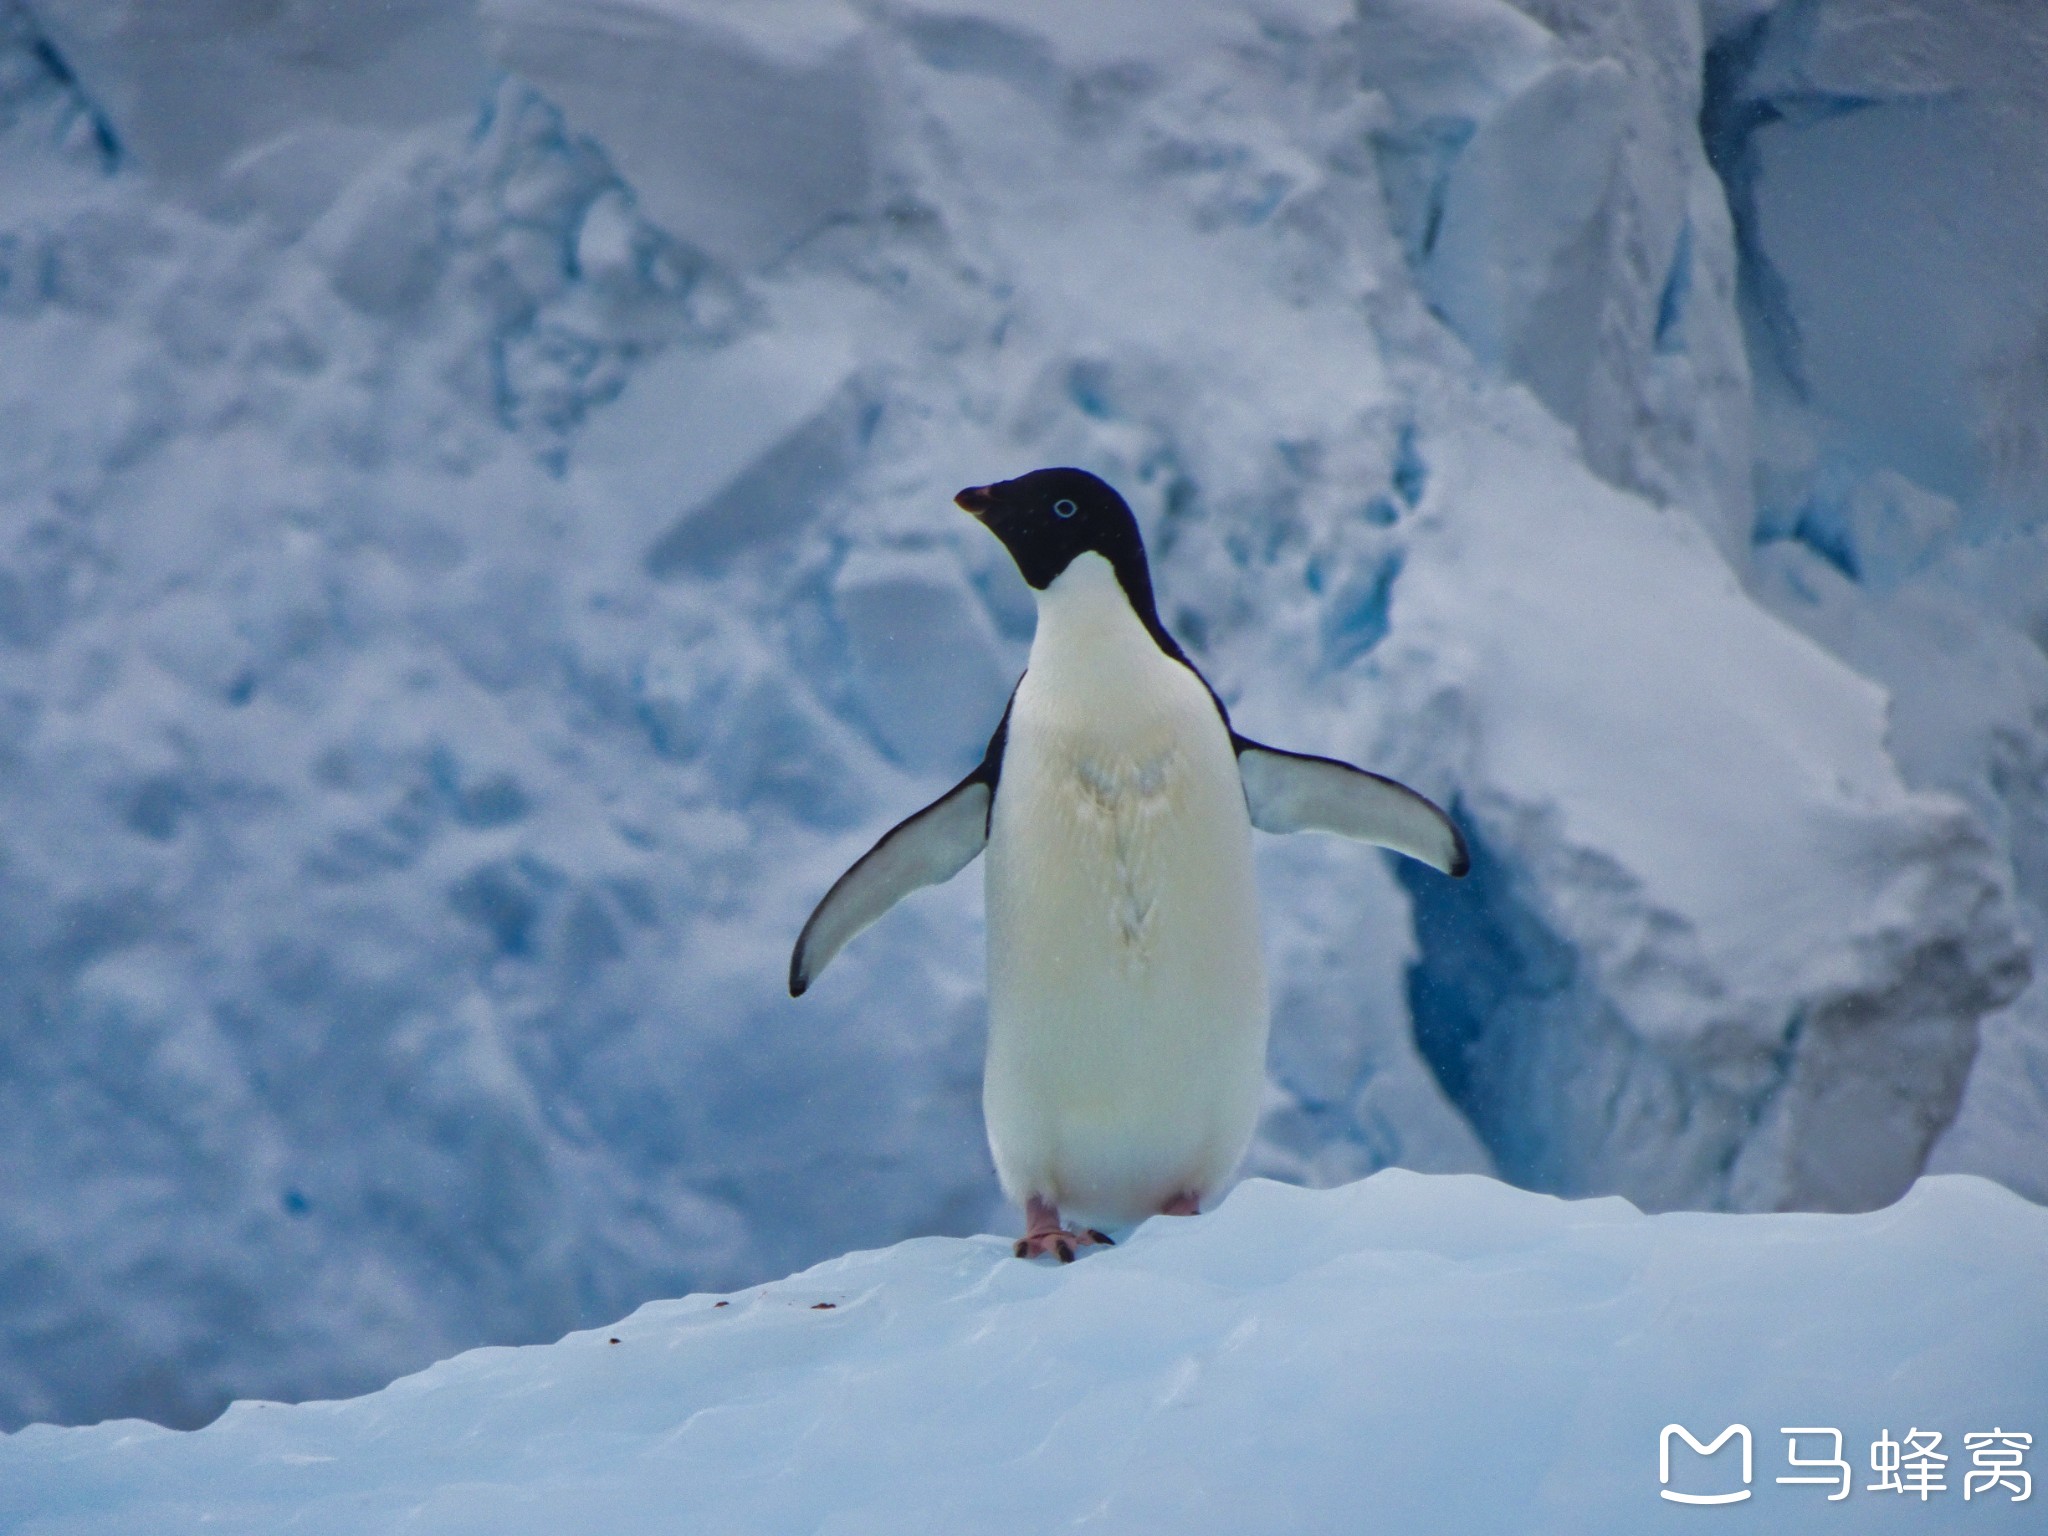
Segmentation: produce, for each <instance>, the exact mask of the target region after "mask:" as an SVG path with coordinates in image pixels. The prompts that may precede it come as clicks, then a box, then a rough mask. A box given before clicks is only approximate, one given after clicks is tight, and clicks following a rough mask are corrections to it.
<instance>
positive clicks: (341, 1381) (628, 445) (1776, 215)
mask: <svg viewBox="0 0 2048 1536" xmlns="http://www.w3.org/2000/svg"><path fill="white" fill-rule="evenodd" d="M2044 66H2048V39H2044V33H2043V30H2042V28H2041V26H2040V24H2039V22H2038V21H2037V20H2035V19H2034V18H2032V17H2031V15H2030V13H2028V12H2026V11H2025V10H2024V8H2014V7H2011V6H2007V5H2001V4H1998V3H1996V0H1969V3H1953V4H1936V3H1934V0H1884V3H1882V4H1874V3H1873V4H1852V3H1847V0H1782V3H1778V4H1772V3H1768V0H1709V3H1706V4H1700V3H1697V0H1653V3H1628V4H1625V3H1621V0H1524V3H1522V4H1520V5H1510V4H1508V3H1506V0H1454V3H1453V0H1431V3H1425V0H1358V3H1356V4H1353V3H1349V0H1345V3H1338V0H1242V3H1234V0H1201V3H1183V4H1177V5H1171V6H1169V5H1164V4H1131V5H1122V6H1118V7H1115V8H1103V7H1099V6H1093V5H1088V4H1084V3H1081V0H1058V3H1053V0H1048V3H1046V4H1044V5H1041V6H1037V7H1033V8H1030V10H1029V11H1028V12H1027V11H1025V10H1024V9H1023V8H1020V7H1016V6H1008V5H1001V4H996V3H994V0H861V3H854V0H762V3H757V4H749V5H744V6H741V5H733V4H724V3H718V0H482V3H479V4H471V3H468V0H402V3H399V4H393V5H383V6H378V7H374V8H367V9H362V10H361V11H360V12H358V11H357V10H354V9H350V8H343V7H284V8H279V7H274V6H259V5H253V4H241V3H228V4H222V5H217V6H210V7H193V8H187V7H176V6H163V5H149V4H145V3H143V0H0V536H4V542H0V707H4V710H5V718H6V720H7V722H8V726H9V728H8V730H7V731H6V733H5V736H4V738H0V740H4V747H0V804H4V806H5V808H6V815H5V817H4V819H0V917H4V921H0V955H4V960H5V963H4V966H0V977H4V978H5V979H4V981H0V1170H5V1174H6V1177H5V1182H4V1190H5V1192H4V1198H0V1429H11V1428H14V1427H15V1426H18V1425H21V1424H24V1423H28V1422H31V1421H38V1420H48V1421H55V1422H60V1423H83V1422H90V1421H94V1420H99V1419H104V1418H109V1417H116V1416H140V1417H145V1418H149V1419H153V1420H156V1421H158V1422H161V1423H164V1424H170V1425H176V1426H182V1427H189V1426H192V1425H196V1424H200V1423H204V1422H206V1421H208V1420H209V1419H211V1418H213V1417H214V1416H215V1415H217V1414H218V1413H219V1412H220V1411H221V1410H222V1408H223V1407H224V1406H225V1405H226V1404H227V1403H228V1402H229V1401H230V1400H232V1399H236V1398H263V1399H283V1398H291V1399H304V1398H322V1397H326V1398H335V1397H344V1396H348V1395H351V1394H356V1393H362V1392H366V1391H369V1390H372V1389H374V1388H377V1387H380V1386H382V1385H384V1384H385V1383H387V1382H389V1381H391V1380H392V1379H393V1378H395V1377H398V1376H400V1375H402V1374H404V1373H406V1372H408V1371H415V1370H418V1369H419V1368H421V1367H423V1366H425V1365H426V1364H427V1363H428V1362H430V1361H432V1360H436V1359H441V1358H444V1357H447V1356H449V1355H452V1354H455V1353H456V1352H458V1351H460V1350H463V1349H467V1348H470V1347H472V1346H475V1345H478V1344H484V1343H491V1344H520V1343H532V1342H537V1341H541V1340H547V1339H554V1338H557V1337H560V1336H561V1335H562V1334H564V1333H565V1332H567V1331H569V1330H572V1329H577V1328H584V1327H589V1326H591V1325H593V1324H595V1323H598V1322H602V1321H603V1320H605V1319H608V1318H612V1317H616V1316H620V1315H623V1314H624V1313H626V1312H628V1311H629V1310H631V1309H632V1308H633V1307H634V1306H636V1305H638V1304H640V1303H642V1302H644V1301H648V1300H650V1299H652V1298H656V1297H662V1296H673V1295H678V1294H682V1293H684V1292H689V1291H698V1292H706V1291H736V1290H737V1289H738V1288H740V1287H744V1286H747V1285H750V1284H753V1283H756V1282H759V1281H761V1280H762V1279H764V1278H765V1277H771V1276H775V1275H780V1274H784V1273H787V1272H789V1271H792V1270H796V1269H799V1268H801V1267H803V1266H805V1265H808V1264H812V1263H815V1262H817V1261H818V1260H820V1259H821V1258H825V1257H827V1256H830V1255H833V1254H839V1253H843V1252H846V1251H848V1250H852V1249H863V1248H872V1247H873V1246H875V1245H876V1244H878V1243H887V1242H892V1241H895V1240H897V1239H900V1238H907V1237H914V1236H922V1235H927V1234H943V1235H947V1236H951V1237H961V1236H965V1235H967V1234H972V1233H979V1232H986V1231H999V1230H1003V1229H1004V1226H1005V1224H1006V1223H1008V1222H1009V1221H1011V1219H1012V1218H1011V1216H1010V1214H1009V1213H1007V1212H1006V1211H1005V1210H1004V1208H1003V1206H1002V1203H1001V1201H1000V1198H999V1196H998V1193H997V1191H996V1189H995V1186H994V1180H993V1176H992V1173H991V1170H990V1169H989V1166H988V1161H987V1154H986V1151H985V1148H984V1147H983V1145H982V1141H981V1130H980V1124H979V1105H978V1078H979V1054H980V1009H981V959H980V954H981V951H980V920H981V919H980V894H979V882H978V880H976V879H974V878H973V877H972V876H971V875H970V877H968V878H965V879H963V880H961V881H958V882H956V883H955V884H954V885H952V886H948V887H946V888H944V889H942V890H939V891H933V892H927V893H924V894H922V895H920V896H919V897H917V898H915V899H914V900H912V901H911V902H909V903H907V904H906V905H905V907H904V908H903V909H902V910H900V911H898V912H897V913H894V914H892V916H891V917H890V918H889V920H888V921H887V922H885V923H884V924H882V925H880V926H878V927H877V928H876V929H874V930H872V931H871V932H870V933H869V934H867V935H865V936H864V937H863V938H862V940H861V941H859V943H857V944H856V945H855V946H854V947H853V948H851V949H850V950H849V951H848V952H847V953H846V954H845V955H844V956H842V957H841V959H840V960H839V962H838V963H837V965H835V967H834V968H833V971H832V972H831V974H830V976H829V977H828V978H826V983H825V984H823V985H821V986H820V987H819V988H817V989H815V990H814V992H813V993H812V994H811V995H809V996H807V997H806V998H805V999H804V1000H803V1002H802V1003H801V1004H796V1003H792V1002H791V1001H790V1000H789V999H787V998H786V997H785V996H783V995H782V975H783V970H784V967H785V965H786V960H787V949H788V944H789V942H790V941H791V939H792V938H793V936H794V934H795V932H796V930H797V928H798V926H799V925H800V924H801V921H802V918H803V916H804V914H805V912H806V911H808V909H809V906H810V904H811V902H812V901H814V900H815V899H816V897H817V896H818V894H820V893H821V892H822V891H823V890H824V889H825V888H826V886H827V885H828V884H829V882H830V881H831V879H832V878H833V877H834V876H835V875H836V874H837V873H838V871H839V870H840V869H841V868H843V867H844V866H845V865H846V864H847V863H848V862H850V861H851V859H852V858H853V857H855V856H857V855H858V854H859V853H860V852H861V851H862V850H863V849H864V848H865V847H866V846H867V845H868V843H869V842H870V841H871V840H872V839H873V837H874V836H875V835H877V834H878V833H879V832H880V831H881V830H882V829H884V828H885V827H887V826H888V825H889V824H891V823H892V822H893V821H894V820H896V819H897V818H899V817H900V816H902V815H903V814H906V813H907V812H908V811H910V810H911V809H914V808H915V807H916V806H918V805H920V804H922V803H924V802H925V801H926V800H928V799H930V798H931V797H932V796H933V795H934V794H935V793H937V792H938V791H939V790H940V789H942V788H943V787H944V786H945V785H946V784H947V783H949V782H950V781H951V780H952V779H954V778H956V777H957V776H958V775H959V774H960V773H961V772H963V771H964V770H965V768H966V767H967V766H968V765H969V764H970V763H971V762H972V761H973V760H974V759H975V757H976V756H977V755H978V754H979V751H980V749H981V745H982V743H983V742H985V740H986V738H987V736H988V733H989V731H990V729H991V728H992V727H993V725H994V723H995V720H996V717H997V716H998V715H999V714H1000V711H1001V708H1002V700H1003V696H1004V693H1005V690H1006V689H1007V686H1008V684H1009V682H1010V680H1011V679H1013V678H1014V676H1015V674H1016V671H1017V669H1018V668H1019V667H1020V666H1021V664H1022V659H1023V656H1024V654H1025V649H1026V647H1027V644H1028V639H1029V633H1030V624H1031V607H1030V602H1029V597H1028V594H1027V593H1026V592H1025V590H1024V589H1023V588H1022V587H1021V585H1020V583H1019V582H1018V581H1017V579H1016V578H1015V576H1014V573H1013V572H1012V571H1011V570H1010V568H1009V566H1008V562H1007V561H1006V560H1005V559H1004V558H1003V557H1002V556H1001V553H1000V551H999V550H997V549H996V548H995V546H994V545H993V544H992V543H991V542H990V541H988V540H987V539H986V537H985V536H984V535H982V534H981V533H980V530H978V529H976V528H974V527H973V526H972V525H971V524H970V523H969V522H968V521H967V520H966V519H964V518H962V517H960V516H959V515H958V514H957V513H955V512H953V511H952V509H951V507H950V505H949V498H950V496H951V493H952V491H953V490H954V489H956V488H957V487H959V486H961V485H964V484H970V483H981V482H985V481H987V480H990V479H992V478H996V477H999V476H1002V475H1007V474H1012V473H1016V472H1019V471H1022V470H1025V469H1029V468H1032V467H1035V466H1037V465H1039V464H1044V463H1059V462H1075V463H1082V464H1086V465H1088V466H1089V467H1091V468H1093V469H1096V470H1097V471H1099V472H1101V473H1103V474H1104V475H1105V476H1106V477H1108V478H1110V479H1111V480H1112V481H1114V482H1115V483H1117V484H1119V485H1120V486H1121V487H1122V488H1123V489H1124V490H1125V491H1126V493H1127V494H1128V495H1129V496H1130V499H1131V500H1132V502H1133V505H1134V507H1135V508H1136V509H1137V511H1138V514H1139V516H1140V519H1141V521H1142V522H1143V523H1144V526H1145V531H1146V534H1147V537H1148V541H1149V543H1150V546H1151V548H1152V550H1153V555H1154V563H1155V568H1156V570H1157V573H1158V580H1159V585H1160V589H1161V593H1162V597H1163V604H1162V606H1163V610H1164V613H1165V617H1166V621H1167V623H1168V625H1169V626H1170V627H1171V628H1172V629H1173V630H1174V631H1175V633H1176V634H1177V635H1178V636H1179V637H1180V639H1181V640H1182V641H1183V643H1184V644H1185V645H1186V646H1187V647H1188V649H1189V651H1190V653H1191V654H1192V655H1194V656H1195V657H1196V659H1197V660H1198V661H1199V663H1200V664H1201V665H1202V667H1203V668H1204V670H1205V671H1206V673H1207V674H1208V675H1209V677H1210V678H1211V679H1212V681H1213V682H1215V684H1216V686H1217V687H1218V689H1219V690H1220V691H1221V692H1222V694H1223V696H1224V697H1225V699H1226V700H1227V702H1228V703H1229V705H1230V708H1231V710H1232V712H1233V715H1234V717H1235V718H1236V719H1237V720H1238V721H1239V723H1240V724H1241V726H1242V727H1243V729H1245V730H1246V731H1247V732H1249V733H1251V734H1253V735H1255V736H1257V737H1259V738H1261V739H1264V740H1270V741H1273V742H1275V743H1276V744H1281V745H1285V746H1288V747H1292V748H1295V749H1298V750H1307V751H1317V752H1324V753H1329V754H1332V755H1338V756H1344V757H1348V758H1350V759H1352V760H1354V761H1359V762H1363V763H1365V764H1367V765H1368V766H1371V767H1373V768H1375V769H1378V770H1380V771H1383V772H1386V773H1390V774H1393V775H1395V776H1397V777H1400V778H1402V779H1404V780H1406V781H1408V782H1410V783H1413V784H1415V785H1416V786H1417V787H1418V788H1420V789H1422V790H1424V791H1425V792H1426V793H1429V794H1430V795H1432V796H1433V797H1435V798H1437V799H1438V800H1440V801H1441V802H1443V803H1445V804H1448V805H1453V806H1454V807H1455V808H1456V811H1457V814H1458V815H1459V817H1460V819H1461V822H1462V824H1463V825H1464V826H1465V827H1466V829H1467V831H1468V832H1469V834H1470V835H1471V839H1472V842H1473V845H1474V849H1475V854H1476V867H1475V873H1474V875H1473V876H1472V878H1471V879H1470V880H1469V881H1467V882H1465V883H1464V884H1463V885H1461V886H1458V887H1455V888H1453V887H1449V886H1445V885H1443V884H1442V883H1441V882H1436V881H1434V880H1433V879H1432V878H1430V877H1428V876H1427V875H1426V872H1425V873H1423V874H1417V873H1416V872H1414V871H1412V870H1410V869H1408V868H1405V867H1402V866H1400V865H1398V864H1396V863H1392V862H1388V861H1383V860H1382V859H1381V858H1379V857H1378V856H1376V855H1372V854H1369V853H1367V852H1365V851H1364V850H1361V849H1358V848H1356V847H1347V846H1344V845H1340V844H1336V843H1332V842H1326V841H1322V840H1318V839H1310V838H1298V839H1290V840H1272V841H1269V842H1266V843H1264V844H1262V846H1261V850H1260V855H1259V856H1260V861H1261V878H1262V893H1263V900H1264V905H1265V911H1266V922H1267V944H1268V950H1269V956H1270V961H1271V970H1272V975H1273V985H1274V1004H1275V1021H1276V1027H1275V1035H1274V1041H1273V1051H1272V1058H1271V1087H1270V1093H1269V1103H1268V1106H1267V1112H1266V1114H1265V1117H1264V1119H1263V1122H1262V1125H1261V1131H1260V1135H1259V1139H1258V1141H1257V1142H1256V1144H1255V1146H1254V1149H1253V1152H1252V1155H1251V1157H1250V1159H1249V1160H1248V1164H1247V1169H1246V1172H1247V1173H1248V1174H1251V1175H1257V1176H1261V1177H1265V1178H1276V1179H1283V1180H1287V1181H1290V1182H1293V1183H1297V1184H1304V1185H1314V1186H1327V1185H1338V1184H1344V1183H1347V1182H1348V1181H1353V1180H1357V1179H1359V1178H1361V1177H1363V1176H1365V1175H1368V1174H1372V1173H1374V1172H1375V1171H1377V1170H1382V1169H1388V1168H1393V1167H1403V1168H1407V1169H1412V1170H1418V1171H1421V1172H1427V1173H1436V1174H1483V1175H1491V1176H1497V1177H1499V1178H1503V1179H1506V1180H1509V1181H1512V1182H1514V1183H1516V1184H1520V1185H1524V1186H1527V1187H1529V1188H1532V1189H1536V1190H1541V1191H1546V1192H1549V1193H1550V1194H1554V1195H1561V1196H1572V1197H1582V1196H1598V1195H1619V1196H1623V1197H1626V1198H1627V1199H1628V1200H1630V1201H1632V1202H1634V1203H1635V1204H1636V1205H1637V1206H1639V1207H1641V1208H1643V1209H1646V1210H1651V1211H1676V1210H1681V1209H1693V1210H1705V1211H1722V1212H1772V1211H1835V1212H1849V1211H1865V1210H1871V1209H1874V1208H1877V1207H1882V1206H1886V1205H1887V1204H1888V1203H1890V1202H1892V1201H1894V1200H1897V1199H1898V1198H1899V1197H1900V1196H1901V1195H1902V1194H1904V1193H1905V1192H1906V1191H1907V1190H1908V1189H1909V1188H1911V1187H1913V1184H1914V1180H1915V1179H1916V1177H1918V1176H1919V1175H1921V1174H1922V1173H1923V1172H1925V1171H1937V1172H1944V1173H1957V1174H1980V1175H1985V1176H1988V1177H1991V1178H1995V1179H1997V1180H1999V1181H2001V1182H2002V1183H2003V1184H2005V1185H2006V1186H2008V1187H2010V1188H2012V1189H2014V1190H2017V1191H2019V1192H2020V1193H2022V1194H2025V1195H2028V1196H2030V1197H2032V1198H2034V1199H2037V1200H2048V990H2044V988H2048V982H2036V981H2035V980H2033V975H2032V973H2033V970H2034V967H2033V966H2032V964H2031V961H2030V955H2031V953H2032V951H2033V949H2034V947H2035V946H2034V935H2036V934H2038V933H2039V932H2040V931H2041V924H2042V921H2043V919H2044V914H2048V656H2044V654H2043V648H2044V645H2048V532H2044V529H2048V518H2044V515H2043V514H2044V511H2048V490H2044V486H2048V350H2044V347H2043V342H2042V338H2043V337H2048V296H2044V295H2043V293H2042V291H2041V289H2040V286H2039V284H2038V281H2037V280H2035V278H2034V276H2033V273H2034V271H2035V266H2036V264H2035V263H2034V262H2033V260H2032V258H2031V254H2030V253H2031V252H2032V251H2034V250H2037V249H2039V248H2040V245H2041V240H2040V238H2039V237H2040V235H2041V234H2042V233H2043V232H2044V231H2043V221H2044V219H2048V185H2044V181H2043V177H2044V175H2048V172H2044V171H2043V169H2042V167H2043V166H2044V165H2048V158H2044V157H2042V156H2041V154H2040V153H2039V151H2040V149H2041V147H2042V145H2043V144H2044V143H2048V102H2044V99H2043V97H2042V94H2041V89H2040V84H2039V82H2040V81H2041V80H2042V79H2048V67H2044ZM1985 188H1992V189H1996V195H1991V194H1990V193H1986V192H1985V191H1984V190H1983V189H1985ZM1845 229H1846V230H1851V231H1854V232H1856V235H1857V238H1854V239H1847V240H1844V239H1837V238H1834V236H1835V234H1836V233H1838V232H1839V231H1841V230H1845ZM1957 230H1967V231H1969V232H1970V236H1969V238H1958V237H1957V236H1956V234H1955V231H1957ZM1872 315H1880V316H1883V317H1886V318H1885V323H1883V324H1875V325H1874V324H1871V323H1869V318H1870V317H1871V316H1872ZM1259 1187H1261V1188H1263V1186H1259ZM1260 1198H1261V1199H1267V1198H1278V1197H1277V1196H1267V1195H1261V1196H1260ZM1502 1198H1506V1197H1505V1196H1503V1197H1502ZM1659 1219H1660V1220H1661V1219H1662V1218H1659ZM1772 1219H1774V1220H1775V1219H1776V1218H1772ZM1715 1230H1720V1229H1718V1228H1717V1229H1715ZM947 1251H959V1250H951V1249H949V1250H947ZM977 1251H978V1250H977ZM1788 1411H1789V1410H1788ZM242 1412H243V1410H237V1414H238V1415H239V1414H241V1413H242Z"/></svg>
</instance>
